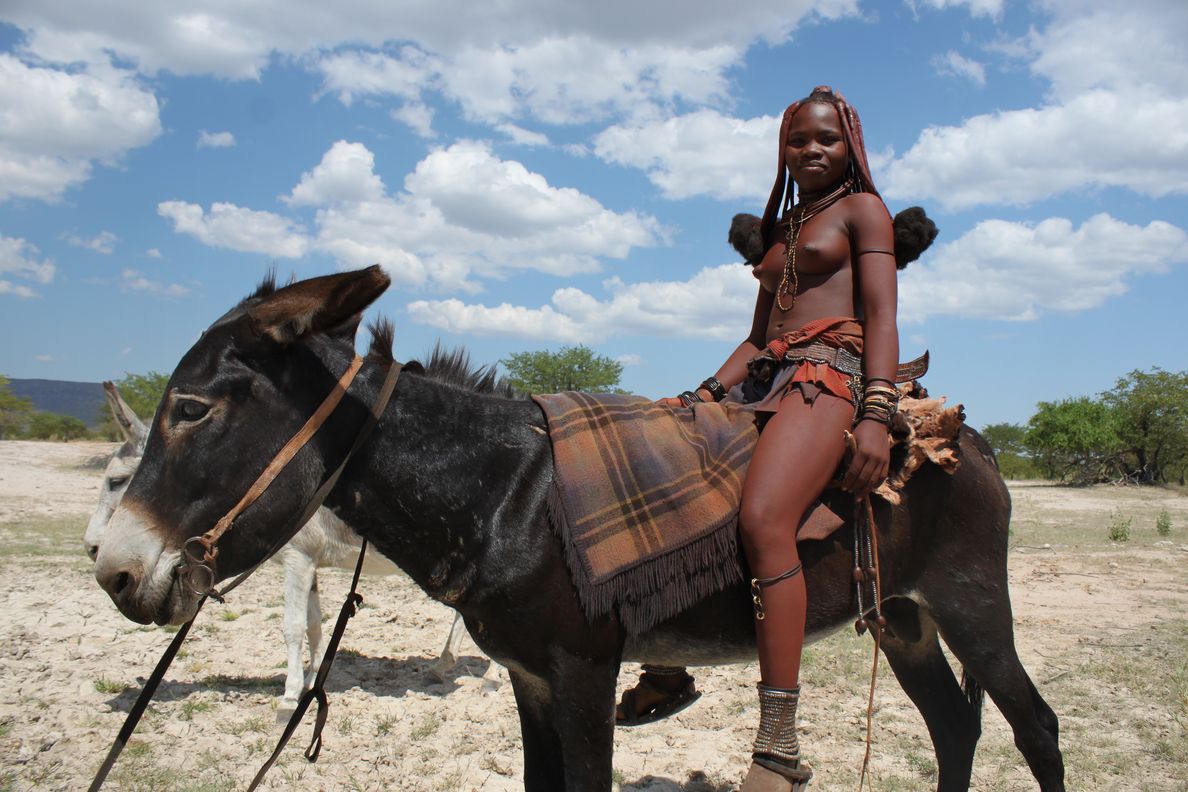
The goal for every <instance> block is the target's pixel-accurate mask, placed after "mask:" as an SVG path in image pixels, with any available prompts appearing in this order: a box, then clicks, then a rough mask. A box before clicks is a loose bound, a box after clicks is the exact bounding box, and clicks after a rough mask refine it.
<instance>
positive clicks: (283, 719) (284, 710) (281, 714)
mask: <svg viewBox="0 0 1188 792" xmlns="http://www.w3.org/2000/svg"><path fill="white" fill-rule="evenodd" d="M296 709H297V700H296V699H294V700H293V701H289V700H288V699H282V700H281V703H280V704H278V705H277V707H276V722H277V723H288V721H289V718H291V717H292V716H293V711H294V710H296Z"/></svg>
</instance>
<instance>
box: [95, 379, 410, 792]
mask: <svg viewBox="0 0 1188 792" xmlns="http://www.w3.org/2000/svg"><path fill="white" fill-rule="evenodd" d="M362 363H363V360H362V358H361V357H359V356H358V355H356V356H355V358H354V360H352V361H351V365H350V366H349V367H348V369H347V371H346V372H345V373H344V374H343V376H342V377H340V378H339V381H338V383H337V384H336V385H335V388H334V390H333V391H331V392H330V394H329V395H328V396H327V397H326V399H325V400H324V401H323V402H322V404H321V406H320V407H319V408H318V409H317V411H315V413H314V415H313V416H311V417H310V419H309V420H308V421H306V423H305V425H304V426H303V427H302V428H301V429H300V430H299V431H298V433H297V434H296V435H294V436H293V438H291V439H290V440H289V442H288V443H286V444H285V446H284V447H283V448H282V449H281V452H280V453H278V454H277V457H276V458H274V459H273V461H272V462H271V463H269V465H268V467H267V468H265V470H264V472H263V473H261V474H260V477H259V478H258V479H257V480H256V483H255V484H253V485H252V488H251V489H250V490H249V493H250V492H252V491H253V490H255V489H256V488H257V486H258V485H259V484H260V482H261V481H262V480H264V479H265V477H266V476H267V477H268V480H267V482H266V483H264V485H263V486H262V487H260V489H259V492H257V493H256V495H255V496H254V497H253V498H251V500H248V499H247V495H245V496H244V498H241V499H240V502H239V504H237V505H236V507H235V508H233V509H232V510H231V512H228V513H227V515H224V518H223V519H222V520H220V521H219V523H218V524H216V528H217V527H218V525H219V524H222V523H223V522H224V520H225V521H226V526H225V527H224V528H223V529H222V530H221V531H219V533H218V534H217V535H216V536H215V537H214V538H215V540H216V541H217V539H218V537H219V536H221V535H222V534H223V533H225V532H226V531H227V530H228V529H229V528H230V527H231V522H232V521H233V520H234V519H235V517H236V516H238V514H239V513H240V512H242V511H243V509H245V508H247V506H249V505H250V504H251V503H252V501H254V500H256V498H258V497H259V496H260V494H262V493H263V491H264V490H265V489H267V487H268V485H269V484H271V483H272V481H274V480H275V479H276V476H277V475H279V473H280V471H281V470H283V469H284V466H285V465H286V464H288V462H289V460H291V459H292V458H293V456H295V455H296V453H297V451H299V450H300V449H301V446H302V445H304V444H305V443H306V442H308V441H309V438H310V437H312V436H313V433H314V432H316V431H317V429H318V427H320V426H321V425H322V424H323V423H324V422H325V420H326V418H327V417H329V414H330V413H331V412H333V410H334V408H335V407H337V406H338V403H339V402H340V401H342V397H343V395H345V393H346V389H347V388H348V387H350V383H351V381H352V380H353V379H354V377H355V374H357V373H358V371H359V368H360V366H362ZM402 369H403V367H402V366H401V364H399V363H396V362H393V363H391V364H390V365H389V367H388V374H387V376H386V377H385V379H384V384H383V385H382V386H381V388H380V392H379V394H378V395H377V397H376V400H375V402H374V403H373V404H372V405H371V411H370V414H369V415H368V416H367V420H366V421H365V422H364V424H363V426H362V428H360V430H359V432H358V434H356V435H355V442H354V444H352V445H351V448H350V450H349V451H348V452H347V453H346V456H345V457H343V460H342V462H341V463H340V464H339V465H338V467H337V468H335V470H334V472H333V473H332V474H330V476H329V477H328V478H327V479H326V480H325V481H324V482H323V483H322V486H320V487H319V488H318V489H317V491H316V492H315V493H314V495H313V498H312V499H311V500H310V502H309V503H308V504H307V505H306V507H305V509H304V510H303V511H302V513H301V515H300V516H299V517H298V519H297V520H296V521H295V523H294V524H293V526H291V527H290V530H289V531H287V532H285V534H284V535H283V539H282V540H280V541H279V542H278V543H276V544H274V545H273V547H272V549H271V550H269V552H268V553H267V554H266V555H265V556H264V557H263V558H262V559H260V561H259V562H257V563H256V565H255V566H253V567H252V568H251V569H249V570H248V571H246V572H244V573H242V574H241V575H239V577H237V578H236V579H235V580H233V581H232V582H231V583H230V584H228V585H227V586H225V587H224V588H223V589H222V590H221V591H219V592H216V591H214V589H213V587H210V589H209V591H203V592H200V593H202V594H203V597H202V599H200V600H199V601H198V607H197V608H196V609H195V610H194V615H193V616H192V617H191V618H190V620H189V621H188V622H186V623H185V624H183V625H182V627H181V629H179V630H178V631H177V633H176V634H175V635H174V636H173V640H172V641H170V643H169V646H168V647H167V648H166V649H165V653H164V654H163V655H161V659H160V660H158V661H157V666H156V668H154V669H153V673H152V674H151V675H150V676H149V678H148V680H147V681H146V682H145V683H144V687H143V688H142V689H141V691H140V695H139V696H137V698H136V703H135V704H133V705H132V709H131V710H129V711H128V716H127V717H126V718H125V719H124V724H123V726H121V727H120V731H119V733H118V734H117V735H116V738H115V741H114V742H113V743H112V746H111V748H110V749H109V750H108V752H107V757H106V758H105V759H104V760H103V764H102V766H100V768H99V771H98V772H97V773H95V778H94V780H92V781H91V786H90V787H89V789H88V792H98V790H99V789H100V788H101V787H102V786H103V783H104V781H106V780H107V776H108V774H109V773H110V772H111V768H112V767H113V766H114V765H115V763H116V759H118V758H119V756H120V754H121V753H122V752H123V750H124V747H125V746H126V745H127V744H128V739H129V738H130V737H131V736H132V733H133V732H134V731H135V730H136V725H137V724H138V723H139V722H140V718H141V717H142V716H143V715H144V711H145V709H147V707H148V705H149V702H150V701H151V700H152V698H153V695H154V694H155V693H156V692H157V687H158V686H159V685H160V683H161V680H162V679H163V678H164V676H165V672H166V671H168V670H169V666H170V665H171V664H172V663H173V659H174V657H176V656H177V652H178V650H179V649H180V648H181V645H182V643H183V642H184V641H185V639H186V636H187V635H188V634H189V632H190V627H191V626H192V625H193V624H194V619H196V618H198V614H199V613H200V612H201V611H202V606H203V605H205V604H206V599H207V595H210V596H214V597H215V598H217V599H219V600H220V601H221V600H222V597H223V595H225V594H226V593H227V592H228V591H230V590H231V589H233V588H235V587H236V586H238V585H239V584H240V583H242V582H243V581H244V580H246V579H247V578H248V576H249V575H251V574H252V572H254V571H255V570H257V569H258V568H259V567H260V564H263V563H264V562H265V561H267V560H268V559H269V558H271V557H272V556H273V555H275V554H276V552H277V551H278V550H280V548H281V547H283V546H284V545H285V544H286V543H287V542H288V541H289V540H290V539H292V538H293V536H294V535H296V533H297V532H298V531H299V530H301V526H303V525H305V523H306V522H308V521H309V518H310V517H312V516H313V513H314V512H315V511H317V510H318V509H319V508H320V507H321V505H322V503H323V502H325V500H326V496H327V495H329V494H330V490H332V489H333V488H334V485H335V484H336V483H338V478H339V476H341V475H342V471H343V470H344V469H345V468H346V466H347V463H348V462H349V461H350V460H351V458H352V457H353V456H354V455H355V452H356V451H358V450H359V448H361V447H362V445H363V443H364V442H365V441H366V439H367V437H368V435H370V434H371V430H372V429H374V428H375V425H376V424H377V423H378V422H379V419H380V416H381V415H383V412H384V410H385V409H386V408H387V406H388V402H389V401H390V400H391V398H392V394H393V392H394V391H395V390H396V381H397V380H398V379H399V378H400V372H401V371H402ZM348 375H349V376H348ZM327 404H331V406H330V407H329V408H327ZM323 412H324V414H322V413H323ZM319 415H321V417H320V418H318V416H319ZM315 418H317V419H318V420H317V421H316V424H315ZM311 425H312V426H313V429H312V431H309V432H308V436H305V437H304V440H302V441H301V443H295V442H294V441H295V440H297V438H298V436H301V435H303V434H306V430H307V429H308V428H309V427H310V426H311ZM282 455H287V459H285V461H284V463H282V464H280V465H279V466H277V465H276V462H277V459H279V458H280V457H281V456H282ZM270 471H271V474H270ZM228 518H229V519H228ZM214 530H215V529H212V530H211V531H210V532H208V534H209V533H211V532H213V531H214ZM205 537H206V534H204V535H203V536H202V537H196V538H195V539H193V540H190V541H197V540H199V539H203V538H205ZM187 544H188V543H187ZM203 544H204V545H205V543H203ZM211 547H213V544H212V545H211ZM207 549H208V552H209V550H210V549H211V548H207ZM366 550H367V542H366V540H364V542H363V547H362V548H361V549H360V551H359V561H358V563H357V564H356V566H355V577H354V580H353V581H352V582H351V592H350V594H349V595H348V597H347V602H346V603H344V604H343V609H342V612H341V613H340V614H339V617H338V623H337V624H335V626H334V634H333V635H332V636H331V639H330V643H329V645H328V646H327V647H326V658H325V659H324V660H323V661H322V667H321V668H320V669H319V670H318V676H317V677H316V681H315V685H314V688H315V689H316V690H318V691H319V692H318V693H313V691H309V692H307V694H306V696H303V697H302V700H303V701H305V707H306V708H308V706H309V702H308V701H306V697H307V696H309V695H310V694H311V693H313V695H314V696H318V697H319V707H318V724H317V726H316V728H315V732H314V737H315V742H316V743H317V746H316V747H315V745H313V744H311V745H310V749H309V750H310V751H312V758H311V759H310V761H314V760H315V759H316V758H317V752H318V750H320V747H321V731H322V727H323V726H324V725H325V721H326V716H325V714H323V713H325V712H326V707H327V706H328V703H327V702H326V692H325V690H324V688H323V687H322V685H323V683H324V682H325V674H326V673H327V672H328V670H329V666H330V664H331V663H332V662H333V657H334V652H335V651H336V650H337V648H338V642H339V640H341V638H342V633H343V631H344V630H345V629H346V621H347V619H349V618H350V615H353V614H354V611H355V605H357V604H358V603H359V602H362V601H363V598H362V597H360V596H359V595H358V594H356V593H355V588H356V586H357V584H358V581H359V574H360V572H361V571H362V569H363V554H364V552H366ZM186 554H187V553H186V552H185V551H183V556H185V555H186ZM214 555H217V552H216V553H214V554H213V555H211V556H210V557H209V558H204V559H191V560H192V561H194V562H195V563H196V565H197V566H200V567H202V568H205V569H206V571H207V573H208V574H209V575H210V576H211V577H210V579H211V581H212V583H213V580H214V569H213V564H214ZM207 564H209V566H207ZM186 565H187V564H182V565H180V566H179V572H178V573H177V574H178V575H179V576H180V575H181V574H182V572H181V571H180V570H181V569H183V568H184V567H185V566H186ZM348 605H349V606H350V608H349V610H350V612H351V613H350V615H345V614H346V611H347V610H348ZM301 711H302V712H304V709H302V710H301ZM290 727H291V728H290V729H287V730H286V732H287V733H288V732H290V731H291V729H293V728H296V723H295V722H293V721H292V720H291V721H290ZM283 740H284V741H286V742H287V740H288V737H287V736H286V737H284V738H283ZM283 747H284V742H282V743H281V745H279V746H278V747H277V750H276V752H275V754H279V752H280V750H281V748H283ZM308 755H309V752H307V756H308ZM273 761H275V755H274V757H273V758H272V759H271V760H270V761H269V762H268V764H267V766H266V767H265V768H263V769H262V770H261V771H260V773H259V774H258V777H257V780H256V781H254V782H253V786H252V788H253V789H254V788H255V786H256V784H258V783H259V779H262V778H263V775H264V773H265V772H267V769H268V767H271V765H272V762H273Z"/></svg>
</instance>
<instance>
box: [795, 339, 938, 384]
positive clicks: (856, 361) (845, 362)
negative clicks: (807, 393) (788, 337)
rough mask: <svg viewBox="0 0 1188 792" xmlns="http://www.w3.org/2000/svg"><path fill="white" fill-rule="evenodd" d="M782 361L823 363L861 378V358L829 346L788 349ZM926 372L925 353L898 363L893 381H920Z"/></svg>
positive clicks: (809, 345)
mask: <svg viewBox="0 0 1188 792" xmlns="http://www.w3.org/2000/svg"><path fill="white" fill-rule="evenodd" d="M784 360H788V361H791V362H793V363H799V362H802V361H806V360H807V361H809V362H812V363H824V364H825V365H827V366H829V367H830V368H834V369H837V370H838V371H840V372H842V373H843V374H851V375H857V376H862V358H861V357H859V356H858V355H855V354H854V353H853V352H848V351H846V350H844V349H838V348H837V347H832V346H829V345H828V344H821V343H816V344H808V345H807V346H796V347H791V348H789V349H788V351H787V352H785V353H784ZM927 372H928V352H925V353H924V354H923V355H920V357H918V358H916V359H915V360H909V361H908V362H907V363H900V364H899V367H898V368H897V369H896V372H895V381H896V382H897V383H902V382H911V381H912V380H916V379H920V378H921V377H923V376H924V375H925V374H926V373H927Z"/></svg>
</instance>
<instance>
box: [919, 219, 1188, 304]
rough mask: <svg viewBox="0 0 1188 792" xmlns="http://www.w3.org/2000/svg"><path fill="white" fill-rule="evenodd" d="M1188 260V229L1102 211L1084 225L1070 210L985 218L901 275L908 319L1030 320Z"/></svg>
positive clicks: (1095, 300)
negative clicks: (1033, 219)
mask: <svg viewBox="0 0 1188 792" xmlns="http://www.w3.org/2000/svg"><path fill="white" fill-rule="evenodd" d="M1186 261H1188V233H1186V232H1185V231H1184V230H1183V229H1180V228H1178V227H1176V226H1173V225H1171V224H1169V223H1165V222H1161V221H1155V222H1152V223H1149V224H1148V225H1146V226H1136V225H1130V224H1128V223H1124V222H1122V221H1120V220H1116V219H1114V218H1112V217H1110V216H1109V215H1106V214H1099V215H1095V216H1094V217H1091V218H1089V219H1088V220H1086V221H1085V222H1084V223H1082V224H1081V226H1080V227H1079V228H1074V227H1073V224H1072V223H1071V222H1069V221H1068V220H1065V219H1063V218H1050V219H1048V220H1044V221H1043V222H1041V223H1038V224H1035V225H1031V224H1025V223H1012V222H1007V221H1004V220H986V221H983V222H981V223H979V224H978V225H977V226H975V227H974V228H973V229H972V230H971V231H969V232H968V233H967V234H965V235H964V236H962V237H961V238H960V239H958V240H956V241H954V242H950V243H948V244H945V245H941V246H939V247H938V248H937V249H936V250H935V252H932V253H930V255H928V256H926V257H925V258H924V259H923V260H921V261H919V262H916V263H914V264H911V265H909V266H908V268H907V270H905V271H904V273H903V275H902V276H901V278H900V300H899V302H900V310H899V313H900V317H901V319H902V321H903V322H905V323H913V322H921V321H923V320H925V319H927V318H928V317H929V316H936V315H957V316H973V317H981V318H986V319H1002V320H1013V321H1026V320H1031V319H1035V318H1037V317H1038V316H1040V315H1041V314H1043V313H1047V312H1051V311H1081V310H1085V309H1087V308H1094V307H1096V306H1098V305H1101V304H1102V303H1104V302H1105V301H1106V300H1107V299H1109V298H1110V297H1114V296H1117V295H1119V294H1122V293H1124V292H1125V291H1126V289H1127V281H1128V280H1129V279H1130V278H1133V277H1134V276H1136V275H1142V274H1146V273H1153V272H1164V271H1166V270H1167V269H1168V268H1169V267H1170V266H1172V265H1174V264H1183V263H1184V262H1186Z"/></svg>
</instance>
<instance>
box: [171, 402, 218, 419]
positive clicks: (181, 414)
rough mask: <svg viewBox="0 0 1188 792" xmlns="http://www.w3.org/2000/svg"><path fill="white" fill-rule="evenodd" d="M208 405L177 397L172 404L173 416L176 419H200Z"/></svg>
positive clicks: (208, 408)
mask: <svg viewBox="0 0 1188 792" xmlns="http://www.w3.org/2000/svg"><path fill="white" fill-rule="evenodd" d="M209 410H210V407H208V406H207V405H205V404H203V403H202V402H200V401H196V400H194V399H178V400H177V402H176V403H175V404H174V406H173V417H174V419H175V420H177V421H189V422H194V421H200V420H202V418H203V417H205V415H206V413H207V412H209Z"/></svg>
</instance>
